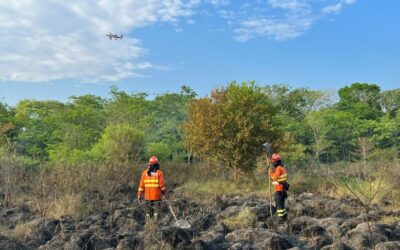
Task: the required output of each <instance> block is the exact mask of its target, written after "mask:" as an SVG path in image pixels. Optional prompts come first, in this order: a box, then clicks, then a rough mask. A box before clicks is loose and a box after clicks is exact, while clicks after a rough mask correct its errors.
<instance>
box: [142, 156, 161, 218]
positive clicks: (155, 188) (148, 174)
mask: <svg viewBox="0 0 400 250" xmlns="http://www.w3.org/2000/svg"><path fill="white" fill-rule="evenodd" d="M143 192H144V199H145V201H146V210H147V211H146V219H148V218H153V217H154V218H155V219H158V214H159V210H160V201H161V200H162V196H163V195H164V193H165V184H164V175H163V172H162V171H161V169H160V165H159V161H158V159H157V157H156V156H152V157H150V159H149V163H148V168H147V170H144V171H143V173H142V178H141V179H140V185H139V189H138V193H137V198H138V202H140V200H141V198H142V195H143Z"/></svg>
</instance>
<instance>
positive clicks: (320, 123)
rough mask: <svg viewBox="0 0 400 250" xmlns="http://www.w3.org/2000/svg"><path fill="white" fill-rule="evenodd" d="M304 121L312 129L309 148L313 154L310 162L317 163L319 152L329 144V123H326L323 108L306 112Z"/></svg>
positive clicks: (323, 150)
mask: <svg viewBox="0 0 400 250" xmlns="http://www.w3.org/2000/svg"><path fill="white" fill-rule="evenodd" d="M306 122H307V124H308V126H309V127H310V129H311V131H312V138H313V144H312V145H311V149H312V152H313V154H314V155H313V157H312V162H315V161H316V162H317V163H319V160H320V155H321V153H323V152H325V150H327V149H328V148H329V146H330V145H331V142H330V141H329V140H328V138H327V134H328V132H329V124H327V122H328V119H326V113H325V112H324V110H320V111H311V112H308V113H307V115H306Z"/></svg>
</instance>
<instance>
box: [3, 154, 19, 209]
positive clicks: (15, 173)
mask: <svg viewBox="0 0 400 250" xmlns="http://www.w3.org/2000/svg"><path fill="white" fill-rule="evenodd" d="M22 175H23V171H22V162H21V159H20V158H18V156H17V155H16V153H15V151H14V149H13V147H11V146H6V147H4V148H0V184H1V185H0V187H1V189H2V191H3V192H4V194H3V197H1V198H2V199H1V200H0V205H5V206H8V205H9V204H10V203H11V199H12V198H13V196H14V195H15V194H16V193H17V192H18V191H19V189H20V182H19V180H20V179H21V176H22Z"/></svg>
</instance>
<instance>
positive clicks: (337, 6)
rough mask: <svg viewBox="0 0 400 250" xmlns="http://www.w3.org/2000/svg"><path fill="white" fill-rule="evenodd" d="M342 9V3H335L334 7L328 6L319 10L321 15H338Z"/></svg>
mask: <svg viewBox="0 0 400 250" xmlns="http://www.w3.org/2000/svg"><path fill="white" fill-rule="evenodd" d="M342 8H343V4H342V3H337V4H335V5H329V6H326V7H324V8H322V9H321V12H322V13H323V14H338V13H339V12H340V11H341V10H342Z"/></svg>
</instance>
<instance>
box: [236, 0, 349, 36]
mask: <svg viewBox="0 0 400 250" xmlns="http://www.w3.org/2000/svg"><path fill="white" fill-rule="evenodd" d="M354 3H356V0H323V1H322V0H319V1H316V0H268V1H266V3H265V2H259V3H258V4H253V5H252V6H247V9H250V10H251V13H250V11H248V13H246V15H244V17H243V16H242V17H241V18H240V21H239V22H238V23H237V24H236V28H235V29H234V33H235V39H236V40H238V41H240V42H246V41H248V40H250V39H253V38H256V37H266V38H270V39H274V40H279V41H282V40H287V39H293V38H296V37H298V36H301V35H302V34H304V33H305V32H306V31H308V30H309V29H311V28H312V26H313V25H314V24H315V22H317V21H319V20H321V19H323V18H325V17H326V16H328V15H331V14H338V13H340V12H341V11H342V9H343V8H344V5H350V4H354ZM268 7H269V8H268ZM271 8H272V9H279V10H280V11H271ZM256 11H258V12H259V13H261V14H258V15H255V14H253V16H251V15H252V13H256ZM230 16H233V17H232V18H230V23H229V25H231V22H232V21H231V20H233V19H238V16H237V15H236V16H235V15H232V14H231V15H230Z"/></svg>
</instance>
